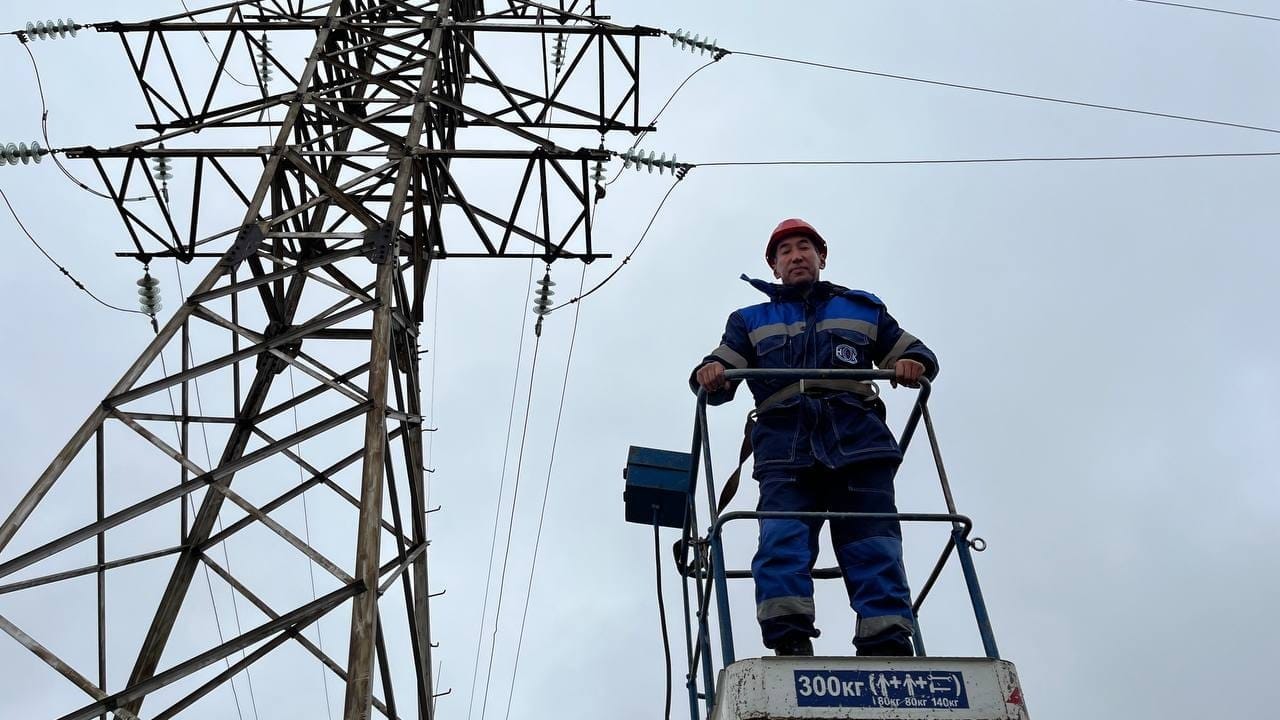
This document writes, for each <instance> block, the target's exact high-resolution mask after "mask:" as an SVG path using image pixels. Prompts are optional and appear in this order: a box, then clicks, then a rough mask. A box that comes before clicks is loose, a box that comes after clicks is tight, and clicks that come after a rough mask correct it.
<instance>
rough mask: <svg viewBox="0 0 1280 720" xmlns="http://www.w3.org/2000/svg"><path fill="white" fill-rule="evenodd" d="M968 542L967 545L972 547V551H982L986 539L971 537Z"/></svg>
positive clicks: (985, 546) (984, 547) (985, 544)
mask: <svg viewBox="0 0 1280 720" xmlns="http://www.w3.org/2000/svg"><path fill="white" fill-rule="evenodd" d="M968 543H969V547H970V548H972V549H973V551H974V552H982V551H983V550H986V549H987V541H986V540H983V539H982V538H980V537H976V538H973V539H972V540H969V541H968Z"/></svg>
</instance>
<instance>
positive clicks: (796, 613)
mask: <svg viewBox="0 0 1280 720" xmlns="http://www.w3.org/2000/svg"><path fill="white" fill-rule="evenodd" d="M759 480H760V503H759V505H758V507H759V509H761V510H796V511H812V510H813V509H815V508H816V507H817V498H816V497H814V493H813V492H812V489H811V488H810V487H808V486H807V485H802V484H801V483H799V482H798V481H797V480H796V478H795V476H794V475H791V474H779V475H775V476H765V477H762V478H759ZM819 527H821V525H820V524H819V523H814V522H810V521H802V520H779V519H765V520H761V521H760V544H759V547H758V549H757V550H756V555H755V558H754V559H753V560H752V561H751V574H752V577H754V578H755V586H756V618H757V619H758V620H759V621H760V630H761V635H762V637H763V640H764V644H765V647H768V648H774V647H777V645H778V644H779V643H781V642H783V641H784V640H787V639H794V638H795V637H797V636H800V637H817V635H818V633H817V631H816V630H815V629H814V627H813V618H814V610H813V577H812V574H811V572H812V570H813V563H814V560H815V559H816V557H817V554H818V529H819Z"/></svg>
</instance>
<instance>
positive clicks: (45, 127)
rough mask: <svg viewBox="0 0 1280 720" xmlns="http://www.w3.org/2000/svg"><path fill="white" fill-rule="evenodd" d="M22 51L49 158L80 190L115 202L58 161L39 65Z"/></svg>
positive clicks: (26, 47) (147, 197)
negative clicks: (36, 98)
mask: <svg viewBox="0 0 1280 720" xmlns="http://www.w3.org/2000/svg"><path fill="white" fill-rule="evenodd" d="M22 49H23V50H26V51H27V57H29V58H31V70H32V72H34V73H35V76H36V89H37V90H38V91H39V94H40V134H41V135H42V136H43V137H44V143H45V145H46V146H48V150H49V157H50V158H51V159H52V160H53V164H54V165H57V166H58V169H59V170H61V171H62V174H63V175H66V176H67V179H68V180H70V181H71V182H73V183H75V184H76V185H78V186H79V187H80V189H81V190H84V191H85V192H87V193H91V194H93V195H97V196H98V197H100V198H106V199H107V200H115V199H116V198H114V197H112V196H111V195H109V194H107V193H104V192H102V191H100V190H94V189H93V188H91V187H89V186H88V185H86V184H85V183H84V182H83V181H81V180H80V178H78V177H76V176H75V175H72V174H71V171H69V170H67V168H66V167H65V166H64V165H63V164H62V161H61V160H59V159H58V154H57V153H56V152H54V150H53V142H51V141H50V140H49V105H48V103H46V102H45V99H44V81H43V80H41V79H40V65H39V64H38V63H36V56H35V53H33V52H31V47H30V46H29V45H28V44H27V43H25V42H24V43H22ZM152 197H153V196H151V195H141V196H138V197H121V198H120V202H139V201H142V200H150V199H151V198H152Z"/></svg>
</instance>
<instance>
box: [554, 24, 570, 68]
mask: <svg viewBox="0 0 1280 720" xmlns="http://www.w3.org/2000/svg"><path fill="white" fill-rule="evenodd" d="M568 48H569V38H567V37H565V34H564V33H556V41H555V44H554V45H553V46H552V48H551V65H552V66H553V67H554V68H555V69H556V72H557V73H559V72H560V70H561V69H562V68H563V67H564V56H565V53H566V51H567V50H568Z"/></svg>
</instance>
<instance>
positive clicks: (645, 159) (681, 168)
mask: <svg viewBox="0 0 1280 720" xmlns="http://www.w3.org/2000/svg"><path fill="white" fill-rule="evenodd" d="M619 157H621V158H622V160H623V163H622V169H623V170H626V169H628V168H630V167H632V166H633V165H634V166H635V169H636V170H639V169H640V168H642V167H644V168H648V170H649V172H651V173H652V172H653V170H654V168H657V169H658V174H659V175H661V174H662V173H664V172H665V171H667V170H670V171H671V173H672V174H673V175H675V176H676V177H677V178H684V175H685V173H687V172H689V170H691V169H692V168H693V164H692V163H682V162H677V161H676V155H675V153H672V154H671V159H670V160H668V159H667V154H666V153H662V155H661V156H658V155H657V154H656V153H654V152H653V151H652V150H650V151H649V154H648V155H645V152H644V150H636V149H634V148H632V149H630V150H627V151H626V152H624V153H621V154H620V155H619Z"/></svg>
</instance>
